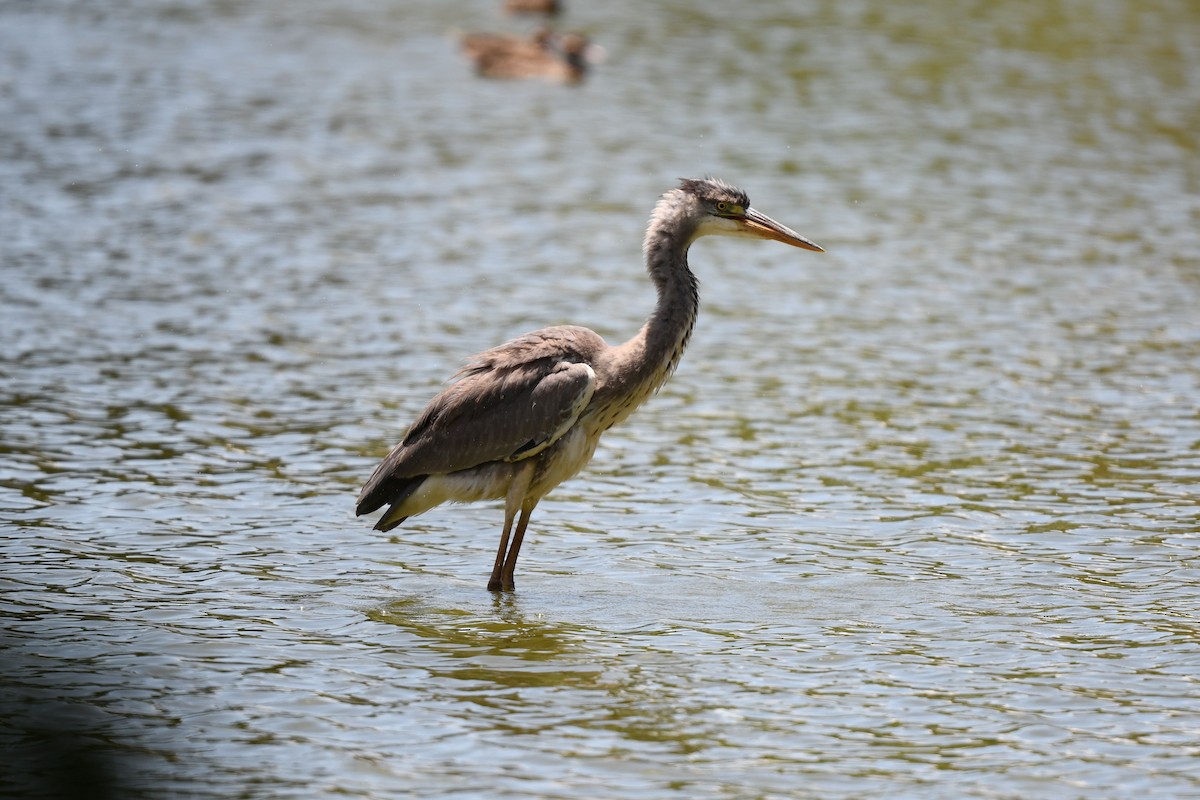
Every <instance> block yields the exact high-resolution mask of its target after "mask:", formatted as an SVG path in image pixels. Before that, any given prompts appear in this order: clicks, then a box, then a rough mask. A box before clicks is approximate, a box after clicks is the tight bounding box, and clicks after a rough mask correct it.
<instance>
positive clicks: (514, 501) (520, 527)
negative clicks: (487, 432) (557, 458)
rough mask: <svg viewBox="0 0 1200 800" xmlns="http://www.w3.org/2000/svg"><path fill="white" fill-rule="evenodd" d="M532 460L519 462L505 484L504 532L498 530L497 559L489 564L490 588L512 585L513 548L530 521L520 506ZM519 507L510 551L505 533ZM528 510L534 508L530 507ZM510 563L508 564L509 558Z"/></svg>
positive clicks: (518, 544) (503, 588) (517, 546)
mask: <svg viewBox="0 0 1200 800" xmlns="http://www.w3.org/2000/svg"><path fill="white" fill-rule="evenodd" d="M533 460H534V459H530V460H528V461H523V462H521V464H520V466H519V467H518V468H517V470H516V472H515V473H514V474H513V477H512V481H511V482H510V483H509V484H508V493H507V494H506V495H505V497H504V533H502V534H500V547H499V549H498V550H496V563H495V565H494V566H493V567H492V577H491V579H490V580H489V581H488V591H489V592H511V591H512V589H513V580H512V571H513V569H515V568H516V566H517V556H516V551H517V550H519V549H520V548H521V539H522V538H523V537H524V536H525V526H526V525H528V524H529V514H528V513H526V512H525V511H524V510H523V506H524V503H525V492H527V491H529V483H530V481H531V480H532V478H533V463H532V462H533ZM518 510H521V521H520V522H519V523H517V535H516V538H515V539H514V541H513V552H512V553H511V554H509V555H507V556H506V555H505V554H506V553H508V549H509V548H508V535H509V534H510V533H511V532H512V526H513V520H514V519H516V518H517V511H518ZM529 511H530V512H532V511H533V508H532V507H530V509H529ZM509 560H511V561H512V566H511V567H509V566H508V561H509Z"/></svg>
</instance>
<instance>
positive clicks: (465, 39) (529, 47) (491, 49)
mask: <svg viewBox="0 0 1200 800" xmlns="http://www.w3.org/2000/svg"><path fill="white" fill-rule="evenodd" d="M554 40H555V36H554V32H553V31H552V30H550V28H548V27H546V26H544V25H543V26H542V27H540V28H538V29H537V30H535V31H534V32H533V33H531V34H530V35H529V36H527V37H526V36H517V35H516V34H512V33H464V34H462V35H461V36H460V37H459V46H460V47H461V48H462V51H463V54H464V55H466V57H467V58H469V59H471V60H472V61H474V62H475V63H476V65H478V64H479V63H480V62H481V61H483V60H484V59H489V60H490V59H511V58H531V57H532V58H536V57H538V56H541V55H543V54H545V53H552V52H553V51H554V47H555V41H554Z"/></svg>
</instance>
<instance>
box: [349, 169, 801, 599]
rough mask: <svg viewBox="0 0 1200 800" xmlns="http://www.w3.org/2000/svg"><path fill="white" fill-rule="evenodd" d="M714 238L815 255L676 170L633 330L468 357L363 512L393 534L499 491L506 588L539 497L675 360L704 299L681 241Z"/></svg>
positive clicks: (652, 228) (363, 500)
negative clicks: (640, 316)
mask: <svg viewBox="0 0 1200 800" xmlns="http://www.w3.org/2000/svg"><path fill="white" fill-rule="evenodd" d="M710 235H716V236H735V237H741V238H749V239H771V240H774V241H777V242H783V243H784V244H788V245H791V246H793V247H800V248H803V249H805V250H814V251H817V252H822V249H821V248H820V247H818V246H817V245H816V244H814V243H813V242H811V241H809V240H808V239H806V238H804V237H803V236H801V235H800V234H798V233H796V232H795V231H793V230H791V229H790V228H787V227H785V226H783V225H781V224H779V223H778V222H776V221H775V220H773V219H771V218H770V217H767V216H766V215H764V214H761V213H760V212H758V211H756V210H754V209H753V208H751V207H750V201H749V198H747V196H746V194H745V192H743V191H741V190H740V189H737V188H735V187H733V186H730V185H729V184H727V183H725V182H723V181H720V180H717V179H715V178H705V179H697V180H683V181H681V183H680V185H679V186H678V187H677V188H675V189H672V190H670V191H668V192H667V193H665V194H664V195H663V196H662V197H661V198H660V199H659V201H658V204H657V205H656V206H655V209H654V213H653V215H652V216H651V218H650V223H649V226H648V227H647V229H646V237H645V240H644V242H643V245H642V253H643V256H644V258H645V265H646V272H647V273H648V274H649V276H650V280H651V281H652V282H653V283H654V288H655V289H656V290H657V294H658V302H657V305H656V306H655V308H654V312H653V313H652V314H651V315H650V318H649V319H648V320H647V321H646V323H645V325H643V326H642V328H641V330H640V331H638V333H637V334H636V335H635V336H634V337H633V338H632V339H630V340H629V341H627V342H625V343H624V344H618V345H610V344H608V343H606V342H605V341H604V339H602V338H601V337H600V335H599V334H597V333H595V332H594V331H591V330H589V329H587V328H582V327H578V326H574V325H561V326H555V327H551V328H542V329H541V330H537V331H533V332H532V333H527V334H525V335H524V336H519V337H517V338H516V339H513V340H512V341H509V342H506V343H504V344H502V345H500V346H499V347H494V348H492V349H490V350H485V351H484V352H482V353H480V354H478V355H476V356H475V357H473V358H472V359H470V360H469V362H468V363H467V365H466V366H465V367H464V368H463V369H462V370H461V371H460V372H459V373H458V374H457V376H455V378H454V379H453V380H452V382H451V383H450V384H449V385H448V386H447V387H446V388H445V389H444V390H442V392H441V393H439V394H438V395H437V396H436V397H434V398H433V399H432V400H431V401H430V402H429V404H428V405H427V406H426V407H425V410H424V411H422V412H421V414H420V416H418V417H417V419H416V421H415V422H414V423H413V424H412V426H411V427H410V428H409V429H408V432H407V433H405V435H404V438H403V439H402V440H401V441H400V443H399V444H397V445H396V446H395V447H394V448H392V451H391V452H390V453H388V455H387V457H386V458H384V459H383V461H382V462H381V463H380V464H379V466H378V467H377V468H376V469H375V472H374V473H373V474H372V475H371V477H370V479H369V480H368V481H367V483H366V485H365V486H363V489H362V492H361V493H360V494H359V496H358V504H357V513H358V514H359V515H360V516H361V515H363V514H369V513H371V512H373V511H376V510H378V509H379V508H381V507H383V506H385V505H386V506H388V509H387V511H385V512H384V514H383V516H381V517H380V519H379V521H378V522H377V523H376V524H375V528H376V529H377V530H381V531H388V530H391V529H392V528H395V527H396V526H397V525H399V524H400V523H402V522H404V520H406V519H408V518H409V517H411V516H414V515H416V514H421V513H424V512H425V511H428V510H430V509H431V508H434V507H435V506H438V505H441V504H442V503H445V502H462V503H466V502H474V501H479V500H501V499H502V500H503V501H504V529H503V532H502V533H501V535H500V547H499V549H498V550H497V551H496V561H495V564H494V566H493V567H492V576H491V579H490V580H489V581H488V589H490V590H491V591H512V590H513V588H514V580H513V573H514V571H515V570H516V566H517V555H518V553H519V552H520V550H521V542H522V541H523V540H524V538H525V530H526V528H527V527H528V526H529V518H530V516H531V515H532V514H533V510H534V508H535V507H536V506H537V504H538V502H539V501H540V500H541V499H542V498H543V497H545V496H546V494H547V493H549V492H550V490H551V489H553V488H554V487H556V486H558V485H559V484H560V483H562V482H563V481H565V480H566V479H568V478H570V477H572V476H574V475H575V474H576V473H578V472H579V471H580V470H582V469H583V467H584V466H585V465H586V464H587V463H588V461H590V460H591V458H592V454H593V453H594V452H595V450H596V445H597V444H598V443H599V441H600V436H601V434H603V433H604V432H605V431H607V430H608V429H609V428H611V427H612V426H614V425H616V424H617V423H619V422H622V421H623V420H625V419H626V418H627V417H629V415H630V414H632V413H633V411H634V409H636V408H637V407H638V406H640V405H641V404H642V403H644V402H645V401H646V399H647V398H649V397H650V395H652V394H654V393H655V392H656V391H657V390H658V389H659V387H661V386H662V385H663V384H664V383H665V382H666V380H667V378H669V377H670V376H671V373H672V372H674V370H675V367H676V366H677V365H678V364H679V359H680V357H681V356H682V355H683V350H684V348H685V347H686V346H687V343H688V339H689V338H690V337H691V334H692V328H693V326H694V325H695V322H696V314H697V312H698V310H699V303H700V296H699V293H698V288H697V281H696V276H695V275H693V274H692V271H691V269H690V268H689V267H688V261H687V255H688V248H689V247H691V245H692V243H693V242H695V241H696V240H697V239H698V238H700V237H701V236H710ZM514 521H516V530H515V531H514V530H513V523H514ZM510 535H511V539H512V541H511V544H510V542H509V539H510Z"/></svg>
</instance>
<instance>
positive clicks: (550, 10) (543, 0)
mask: <svg viewBox="0 0 1200 800" xmlns="http://www.w3.org/2000/svg"><path fill="white" fill-rule="evenodd" d="M504 11H505V13H508V14H545V15H546V16H548V17H552V16H554V15H555V14H559V13H561V12H562V3H560V2H558V0H504Z"/></svg>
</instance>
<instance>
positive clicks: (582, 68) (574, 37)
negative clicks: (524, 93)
mask: <svg viewBox="0 0 1200 800" xmlns="http://www.w3.org/2000/svg"><path fill="white" fill-rule="evenodd" d="M486 36H492V37H494V39H493V41H491V42H487V41H486V40H484V39H482V38H481V37H486ZM506 40H507V41H506ZM463 52H464V53H465V54H466V56H467V58H469V59H471V61H472V62H474V64H475V72H476V73H478V74H479V75H480V76H482V77H484V78H501V79H509V80H516V79H524V78H545V79H547V80H551V81H558V82H560V83H580V82H581V81H582V80H583V78H584V75H586V74H587V70H588V66H589V64H590V63H591V62H593V61H600V60H602V59H603V52H604V51H603V48H599V47H596V46H595V45H591V44H589V43H588V40H587V37H585V36H584V35H583V34H580V33H565V34H562V35H561V36H556V35H554V34H551V33H549V32H548V31H547V30H545V29H540V30H539V31H538V32H536V33H535V34H534V37H533V38H531V39H529V40H521V39H517V40H516V41H513V40H512V39H511V38H510V37H505V36H504V35H503V34H471V35H469V36H467V37H464V38H463Z"/></svg>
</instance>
